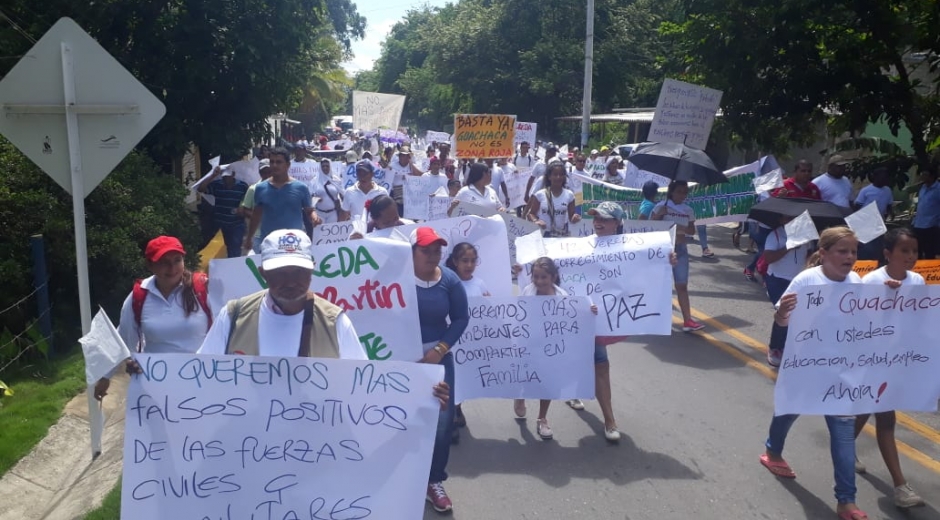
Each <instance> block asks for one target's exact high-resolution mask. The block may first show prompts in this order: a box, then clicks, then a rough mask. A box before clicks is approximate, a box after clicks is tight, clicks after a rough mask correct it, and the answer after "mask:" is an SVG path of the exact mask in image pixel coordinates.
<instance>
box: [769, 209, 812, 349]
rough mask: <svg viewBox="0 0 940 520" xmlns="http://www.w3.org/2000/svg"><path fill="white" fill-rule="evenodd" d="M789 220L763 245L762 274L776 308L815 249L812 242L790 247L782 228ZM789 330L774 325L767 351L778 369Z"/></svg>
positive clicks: (772, 232)
mask: <svg viewBox="0 0 940 520" xmlns="http://www.w3.org/2000/svg"><path fill="white" fill-rule="evenodd" d="M789 220H790V219H782V220H781V222H780V226H779V227H777V228H776V229H774V230H773V231H771V232H770V234H769V235H767V238H766V240H765V243H764V252H763V259H762V260H761V261H760V262H759V263H758V265H760V264H761V263H763V264H764V265H766V266H767V271H766V274H764V275H763V278H764V286H765V287H766V288H767V296H768V297H770V303H771V304H772V305H776V303H777V302H778V301H780V297H781V296H783V293H784V291H786V289H787V287H789V285H790V283H791V282H792V281H793V279H794V278H796V276H797V275H798V274H800V271H802V270H803V268H804V267H805V266H806V259H807V257H808V256H809V253H810V251H811V249H812V243H811V242H807V243H805V244H801V245H798V246H795V247H793V248H789V249H788V248H787V230H786V229H785V228H784V227H783V225H784V224H786V223H787V222H788V221H789ZM786 341H787V327H783V326H780V325H777V323H776V322H774V323H773V325H772V329H771V332H770V344H769V345H768V349H767V364H769V365H770V366H772V367H779V366H780V360H781V359H782V357H783V350H784V348H785V347H786Z"/></svg>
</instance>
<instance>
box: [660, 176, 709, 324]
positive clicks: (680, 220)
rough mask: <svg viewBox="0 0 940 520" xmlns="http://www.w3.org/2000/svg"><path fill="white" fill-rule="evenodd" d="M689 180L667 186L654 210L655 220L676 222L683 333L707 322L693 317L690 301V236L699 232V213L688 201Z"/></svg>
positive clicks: (674, 271) (678, 295)
mask: <svg viewBox="0 0 940 520" xmlns="http://www.w3.org/2000/svg"><path fill="white" fill-rule="evenodd" d="M688 196H689V183H687V182H685V181H672V182H670V183H669V187H668V188H667V189H666V200H664V201H662V202H660V203H659V204H657V205H656V207H655V208H654V209H653V218H652V220H668V221H670V222H675V223H676V256H677V257H678V263H677V264H676V265H675V266H674V267H673V268H672V277H673V279H674V280H675V284H676V298H677V299H678V300H679V310H681V311H682V332H694V331H696V330H702V329H703V328H705V325H702V324H701V323H699V322H697V321H695V320H693V319H692V309H691V306H692V304H691V303H689V248H688V246H687V245H686V243H685V242H686V238H685V237H686V236H687V235H693V234H695V213H693V212H692V208H690V207H689V206H688V205H687V204H685V199H686V197H688Z"/></svg>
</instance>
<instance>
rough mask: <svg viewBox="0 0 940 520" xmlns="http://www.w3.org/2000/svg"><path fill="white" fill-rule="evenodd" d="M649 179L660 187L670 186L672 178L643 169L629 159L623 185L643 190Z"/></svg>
mask: <svg viewBox="0 0 940 520" xmlns="http://www.w3.org/2000/svg"><path fill="white" fill-rule="evenodd" d="M649 181H653V182H655V183H656V185H657V186H659V187H665V186H669V183H670V182H672V180H671V179H670V178H669V177H663V176H662V175H659V174H657V173H653V172H648V171H646V170H641V169H639V168H637V167H636V165H635V164H633V163H632V162H630V161H627V169H626V172H625V174H624V182H623V185H624V186H626V187H627V188H634V189H637V190H642V189H643V185H644V184H646V183H647V182H649Z"/></svg>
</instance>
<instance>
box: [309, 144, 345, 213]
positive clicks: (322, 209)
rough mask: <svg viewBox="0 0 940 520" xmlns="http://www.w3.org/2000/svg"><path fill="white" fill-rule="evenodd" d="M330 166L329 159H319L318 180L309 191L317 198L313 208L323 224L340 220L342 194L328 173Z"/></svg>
mask: <svg viewBox="0 0 940 520" xmlns="http://www.w3.org/2000/svg"><path fill="white" fill-rule="evenodd" d="M331 166H332V165H331V162H330V160H329V159H323V160H321V161H320V180H319V181H318V182H317V183H316V186H315V187H314V190H313V191H312V192H311V195H313V196H314V197H316V198H317V199H319V200H317V203H316V205H315V206H314V208H315V209H316V210H317V215H319V216H320V220H321V221H322V222H323V223H325V224H331V223H333V222H339V221H340V220H342V218H341V215H340V213H341V212H342V211H343V208H342V202H343V194H342V192H341V191H340V188H339V187H338V186H337V185H336V183H335V182H334V181H333V177H332V176H331V175H330V168H331Z"/></svg>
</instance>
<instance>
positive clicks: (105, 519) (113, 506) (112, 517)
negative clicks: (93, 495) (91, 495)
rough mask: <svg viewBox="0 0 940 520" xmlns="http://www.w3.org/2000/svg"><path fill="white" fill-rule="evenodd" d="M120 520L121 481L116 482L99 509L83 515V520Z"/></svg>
mask: <svg viewBox="0 0 940 520" xmlns="http://www.w3.org/2000/svg"><path fill="white" fill-rule="evenodd" d="M118 518H121V481H120V480H118V483H117V485H116V486H114V489H112V490H111V491H110V492H109V493H108V495H107V496H106V497H104V501H103V502H101V507H99V508H98V509H95V510H94V511H91V512H90V513H88V514H87V515H85V520H117V519H118Z"/></svg>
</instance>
